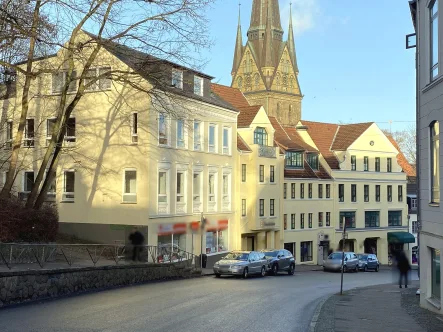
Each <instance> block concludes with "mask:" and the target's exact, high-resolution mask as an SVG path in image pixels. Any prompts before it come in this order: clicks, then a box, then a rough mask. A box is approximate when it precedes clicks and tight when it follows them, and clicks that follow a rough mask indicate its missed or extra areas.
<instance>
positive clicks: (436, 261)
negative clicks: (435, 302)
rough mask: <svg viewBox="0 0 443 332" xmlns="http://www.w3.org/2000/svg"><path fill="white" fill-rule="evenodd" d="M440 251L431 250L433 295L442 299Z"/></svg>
mask: <svg viewBox="0 0 443 332" xmlns="http://www.w3.org/2000/svg"><path fill="white" fill-rule="evenodd" d="M440 289H441V286H440V250H436V249H431V294H432V297H435V298H437V299H440V297H441V295H440V294H441V290H440Z"/></svg>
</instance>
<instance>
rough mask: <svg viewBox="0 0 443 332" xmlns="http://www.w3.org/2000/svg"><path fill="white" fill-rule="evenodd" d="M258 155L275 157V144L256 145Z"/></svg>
mask: <svg viewBox="0 0 443 332" xmlns="http://www.w3.org/2000/svg"><path fill="white" fill-rule="evenodd" d="M258 156H259V157H264V158H277V156H276V148H275V146H262V145H260V146H259V147H258Z"/></svg>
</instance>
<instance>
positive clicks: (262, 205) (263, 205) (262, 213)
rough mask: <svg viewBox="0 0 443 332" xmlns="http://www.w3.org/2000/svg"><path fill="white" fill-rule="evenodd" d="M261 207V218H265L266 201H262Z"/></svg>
mask: <svg viewBox="0 0 443 332" xmlns="http://www.w3.org/2000/svg"><path fill="white" fill-rule="evenodd" d="M259 203H260V206H259V209H260V211H259V212H260V213H259V214H260V217H264V215H265V200H264V199H260V202H259Z"/></svg>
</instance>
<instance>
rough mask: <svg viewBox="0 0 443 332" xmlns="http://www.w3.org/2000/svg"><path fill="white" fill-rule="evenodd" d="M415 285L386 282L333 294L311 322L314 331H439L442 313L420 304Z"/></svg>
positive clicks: (416, 284) (442, 327) (441, 326)
mask: <svg viewBox="0 0 443 332" xmlns="http://www.w3.org/2000/svg"><path fill="white" fill-rule="evenodd" d="M417 289H418V282H417V281H414V282H413V284H412V285H410V286H409V288H407V289H405V288H402V289H399V288H398V286H397V285H393V284H387V285H379V286H371V287H365V288H357V289H354V290H350V291H347V292H345V293H344V295H343V296H340V295H333V296H331V297H330V298H329V299H327V300H326V302H324V304H323V306H322V307H321V309H320V312H319V315H318V317H315V316H316V315H314V319H313V324H311V326H312V327H314V326H315V327H314V329H313V331H315V332H333V331H335V332H354V331H361V332H369V331H371V332H386V331H402V332H406V331H414V332H426V331H432V332H436V331H443V317H441V316H440V315H437V314H434V313H431V312H429V311H427V310H425V309H422V308H420V306H419V296H417V295H415V292H416V290H417ZM440 319H441V320H440Z"/></svg>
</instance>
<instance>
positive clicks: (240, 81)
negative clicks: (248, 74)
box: [237, 76, 243, 89]
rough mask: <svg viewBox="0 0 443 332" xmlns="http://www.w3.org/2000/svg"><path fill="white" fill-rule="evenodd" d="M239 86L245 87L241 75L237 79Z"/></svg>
mask: <svg viewBox="0 0 443 332" xmlns="http://www.w3.org/2000/svg"><path fill="white" fill-rule="evenodd" d="M237 86H238V88H239V89H241V88H242V87H243V78H242V77H241V76H239V78H238V79H237Z"/></svg>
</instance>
